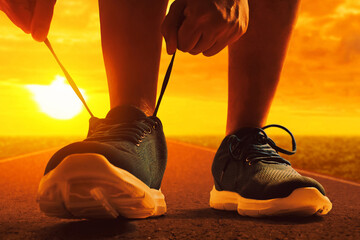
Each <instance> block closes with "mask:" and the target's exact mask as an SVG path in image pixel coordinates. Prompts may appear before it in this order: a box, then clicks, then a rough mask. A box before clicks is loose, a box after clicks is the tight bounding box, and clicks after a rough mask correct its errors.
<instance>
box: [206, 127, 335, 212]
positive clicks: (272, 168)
mask: <svg viewBox="0 0 360 240" xmlns="http://www.w3.org/2000/svg"><path fill="white" fill-rule="evenodd" d="M269 127H278V128H281V129H283V130H285V131H286V132H287V133H288V134H289V135H290V136H291V138H292V145H293V149H292V151H287V150H285V149H282V148H280V147H279V146H277V145H276V144H275V143H274V141H272V140H271V139H270V138H269V137H268V136H267V134H266V133H265V131H264V130H265V129H266V128H269ZM295 151H296V142H295V139H294V136H293V135H292V133H291V132H290V131H289V130H288V129H287V128H285V127H283V126H280V125H275V124H273V125H268V126H266V127H263V128H243V129H240V130H239V131H237V132H236V133H234V134H231V135H229V136H226V137H225V139H224V140H223V142H222V143H221V145H220V147H219V149H218V151H217V153H216V155H215V158H214V161H213V165H212V174H213V177H214V183H215V184H214V187H213V189H212V191H211V193H210V206H211V207H212V208H215V209H220V210H230V211H237V212H238V213H239V214H240V215H243V216H251V217H262V216H278V215H298V216H309V215H313V214H316V215H325V214H327V213H328V212H329V211H330V210H331V208H332V204H331V202H330V200H329V199H328V197H326V195H325V190H324V188H323V187H322V186H321V184H320V183H318V182H317V181H315V180H314V179H312V178H309V177H305V176H301V175H300V174H299V173H298V172H296V171H295V170H294V169H293V168H292V167H291V164H290V162H289V161H287V160H286V159H284V158H283V157H281V156H280V155H279V154H278V153H279V152H280V153H284V154H288V155H291V154H294V153H295Z"/></svg>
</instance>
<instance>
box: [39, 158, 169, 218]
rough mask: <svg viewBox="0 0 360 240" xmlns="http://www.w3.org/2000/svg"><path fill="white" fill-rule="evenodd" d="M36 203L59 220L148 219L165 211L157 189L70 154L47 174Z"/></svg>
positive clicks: (102, 160) (103, 162)
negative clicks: (120, 217)
mask: <svg viewBox="0 0 360 240" xmlns="http://www.w3.org/2000/svg"><path fill="white" fill-rule="evenodd" d="M37 201H38V203H39V206H40V210H41V211H43V212H44V213H45V214H46V215H48V216H51V217H59V218H76V219H79V218H80V219H81V218H86V219H105V218H117V217H118V216H122V217H125V218H147V217H155V216H160V215H163V214H165V212H166V203H165V198H164V195H163V194H162V193H161V191H160V190H157V189H150V188H149V187H148V186H147V185H146V184H144V183H143V182H142V181H141V180H139V179H138V178H136V177H135V176H134V175H132V174H131V173H129V172H127V171H125V170H122V169H119V168H117V167H115V166H113V165H112V164H110V163H109V162H108V161H107V159H106V158H105V157H104V156H102V155H99V154H89V153H86V154H73V155H70V156H68V157H66V158H65V159H64V160H63V161H62V162H61V163H60V164H59V165H58V166H57V167H56V168H55V169H54V170H52V171H50V172H49V173H48V174H46V175H45V176H44V177H43V178H42V179H41V182H40V185H39V190H38V196H37Z"/></svg>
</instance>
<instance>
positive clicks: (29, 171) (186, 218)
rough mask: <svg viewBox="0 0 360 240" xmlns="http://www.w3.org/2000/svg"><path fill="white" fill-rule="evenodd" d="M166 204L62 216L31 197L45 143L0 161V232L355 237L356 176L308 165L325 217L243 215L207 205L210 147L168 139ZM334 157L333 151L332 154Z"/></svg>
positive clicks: (359, 234) (359, 227)
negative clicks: (138, 212) (119, 214)
mask: <svg viewBox="0 0 360 240" xmlns="http://www.w3.org/2000/svg"><path fill="white" fill-rule="evenodd" d="M168 147H169V160H168V166H167V171H166V173H165V177H164V180H163V184H162V191H163V192H164V194H165V197H166V202H167V206H168V212H167V214H166V215H165V216H162V217H158V218H152V219H146V220H131V221H129V220H124V219H116V220H106V221H87V220H61V219H56V218H49V217H46V216H44V215H43V214H42V213H41V212H40V211H39V209H38V205H37V204H36V202H35V198H36V192H37V187H38V183H39V181H40V178H41V177H42V174H43V170H44V168H45V165H46V163H47V160H48V159H49V158H50V156H51V155H52V154H53V153H54V152H55V150H54V149H53V150H48V151H44V152H40V153H34V154H30V155H24V156H20V157H17V158H13V159H8V160H7V161H1V162H0V173H1V175H0V176H1V177H0V239H342V240H344V239H360V201H359V199H360V184H356V183H350V182H345V181H338V180H337V179H331V178H327V177H324V176H319V175H314V174H311V173H306V174H307V175H310V176H311V177H313V178H315V179H317V180H318V181H320V182H321V183H322V184H323V185H324V187H325V188H326V190H327V194H328V197H329V198H330V199H331V201H332V203H333V210H332V211H331V212H330V213H329V214H328V215H327V216H325V217H315V216H313V217H307V218H291V217H282V218H260V219H254V218H248V217H241V216H239V215H238V214H237V213H236V212H223V211H218V210H213V209H210V208H209V205H208V201H209V192H210V190H211V188H212V185H213V180H212V177H211V173H210V167H211V162H212V159H213V157H214V151H212V150H208V149H205V148H199V147H194V146H191V145H187V144H182V143H176V142H169V143H168ZM334 161H336V159H334Z"/></svg>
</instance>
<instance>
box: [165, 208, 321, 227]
mask: <svg viewBox="0 0 360 240" xmlns="http://www.w3.org/2000/svg"><path fill="white" fill-rule="evenodd" d="M166 218H171V219H230V220H232V221H239V222H248V221H250V222H259V223H267V224H279V225H286V224H289V225H297V224H308V223H315V222H322V221H323V220H324V219H323V217H320V216H316V215H314V216H308V217H298V216H278V217H259V218H254V217H245V216H241V215H239V214H238V213H237V212H235V211H222V210H216V209H210V208H200V209H182V210H178V211H176V212H175V213H170V214H168V215H167V216H166Z"/></svg>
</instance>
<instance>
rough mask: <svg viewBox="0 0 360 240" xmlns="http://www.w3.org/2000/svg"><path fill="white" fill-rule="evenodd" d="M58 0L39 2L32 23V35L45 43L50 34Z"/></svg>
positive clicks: (39, 0) (40, 0)
mask: <svg viewBox="0 0 360 240" xmlns="http://www.w3.org/2000/svg"><path fill="white" fill-rule="evenodd" d="M55 3H56V0H37V1H36V4H35V8H34V14H33V18H32V21H31V35H32V37H33V38H34V39H35V40H36V41H39V42H43V41H44V40H45V39H46V38H47V35H48V33H49V29H50V23H51V20H52V17H53V13H54V6H55Z"/></svg>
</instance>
